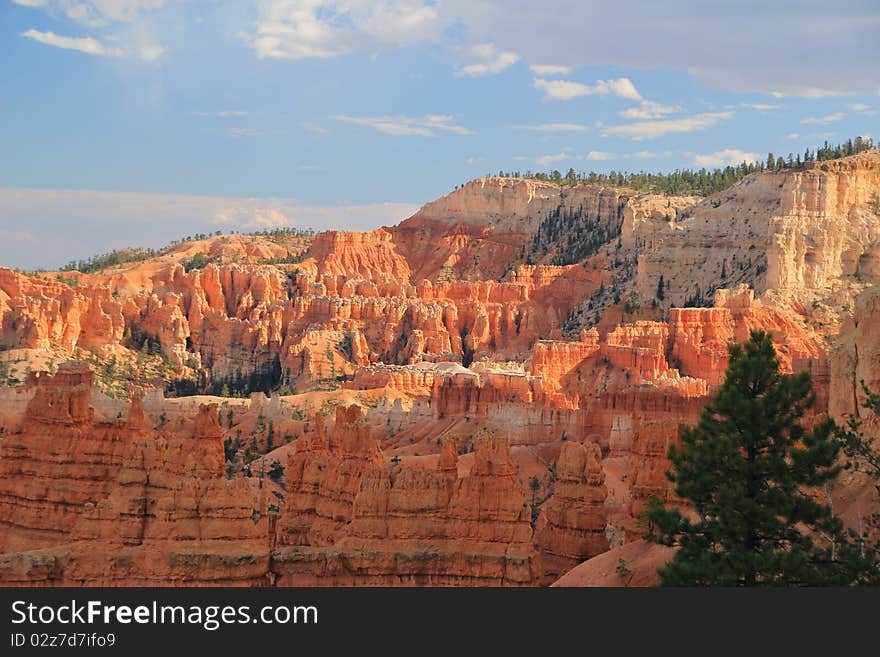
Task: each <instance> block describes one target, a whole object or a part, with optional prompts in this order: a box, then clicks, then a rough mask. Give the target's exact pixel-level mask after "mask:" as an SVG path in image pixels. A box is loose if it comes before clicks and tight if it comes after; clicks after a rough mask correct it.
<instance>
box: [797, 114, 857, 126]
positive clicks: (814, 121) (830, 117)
mask: <svg viewBox="0 0 880 657" xmlns="http://www.w3.org/2000/svg"><path fill="white" fill-rule="evenodd" d="M844 116H846V115H845V114H844V113H843V112H837V113H835V114H826V115H825V116H819V117H812V118H808V119H801V123H804V124H806V125H825V124H826V123H835V122H836V121H841V120H842V119H843V117H844Z"/></svg>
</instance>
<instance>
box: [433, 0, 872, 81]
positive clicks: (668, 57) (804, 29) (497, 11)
mask: <svg viewBox="0 0 880 657" xmlns="http://www.w3.org/2000/svg"><path fill="white" fill-rule="evenodd" d="M438 5H440V3H438ZM440 6H442V15H443V16H446V15H449V16H451V17H454V18H455V19H457V20H458V21H459V22H460V24H461V25H462V26H463V28H464V29H465V30H466V32H467V34H469V35H472V37H473V38H474V39H479V40H481V41H493V42H494V43H495V44H496V46H498V47H499V48H502V49H504V50H511V51H513V52H517V53H519V55H520V56H521V57H522V58H523V59H525V60H526V61H528V62H539V63H543V62H565V64H566V65H568V66H573V67H587V66H591V67H593V66H615V67H621V68H634V69H642V70H644V69H677V70H686V71H688V72H689V73H690V74H691V75H692V76H694V77H695V78H697V80H698V81H699V82H700V83H701V84H704V85H707V86H710V87H712V88H716V89H725V90H728V91H741V92H757V93H769V92H771V91H777V92H780V93H782V94H784V95H813V96H815V95H818V94H823V93H824V94H829V93H866V94H872V95H873V94H876V93H877V92H878V81H877V70H876V62H877V61H880V39H877V27H878V16H877V10H876V3H872V2H855V1H843V2H837V3H821V2H812V3H810V7H809V11H800V12H798V11H795V12H792V10H791V4H790V3H786V2H764V3H757V4H754V6H750V9H749V11H743V9H742V5H741V4H738V3H718V2H709V3H695V2H694V1H693V0H670V1H669V2H662V3H660V2H655V3H645V2H644V1H643V0H617V1H616V2H613V3H609V2H598V0H559V1H558V2H557V3H556V4H554V6H553V11H547V8H546V6H545V5H542V4H541V3H535V2H526V1H525V0H480V1H479V2H474V1H473V0H446V1H445V2H443V3H442V5H440ZM621 16H625V17H626V38H623V39H622V38H621V36H620V34H621V33H620V30H619V29H614V27H613V26H615V25H619V24H620V17H621ZM819 42H821V43H822V47H821V48H817V47H816V44H817V43H819ZM781 44H784V47H783V46H782V45H781ZM731 53H735V55H733V56H732V55H731Z"/></svg>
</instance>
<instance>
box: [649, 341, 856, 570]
mask: <svg viewBox="0 0 880 657" xmlns="http://www.w3.org/2000/svg"><path fill="white" fill-rule="evenodd" d="M729 352H730V365H729V367H728V370H727V378H726V379H725V381H724V383H723V384H722V385H721V387H720V389H719V390H718V393H717V395H716V397H715V398H714V399H713V401H712V402H711V403H710V404H709V405H707V406H706V408H705V409H704V410H703V413H702V415H701V417H700V421H699V423H698V424H697V426H696V427H694V428H692V429H687V430H685V431H683V433H682V446H681V448H676V447H674V446H673V447H672V448H671V449H670V451H669V458H670V459H671V461H672V465H673V468H672V470H671V471H670V472H669V473H668V475H667V476H668V477H669V479H670V480H671V481H672V482H674V483H675V492H676V494H677V495H678V496H680V497H681V498H683V499H685V500H688V501H690V502H691V503H692V504H693V507H694V510H695V512H696V518H695V519H692V518H690V517H685V516H683V515H682V514H681V513H680V512H679V511H678V510H668V509H666V508H665V507H664V506H663V505H662V504H661V503H659V501H657V500H656V498H654V500H652V504H650V505H649V509H648V511H647V517H648V521H649V523H650V524H651V526H652V527H653V528H654V531H656V535H655V537H654V538H655V540H658V541H659V542H661V543H664V544H666V545H678V546H680V549H679V551H678V552H677V553H676V555H675V556H674V557H673V558H672V560H670V561H669V562H668V563H667V564H666V565H665V566H662V567H661V568H660V569H659V570H658V573H659V575H660V579H661V581H662V583H663V584H664V585H673V586H676V585H677V586H682V585H684V586H694V585H702V586H707V585H717V586H735V585H738V586H754V585H776V586H780V585H781V586H798V585H800V586H803V585H830V584H834V585H843V584H851V583H860V582H864V581H867V575H866V572H868V571H867V567H866V565H865V563H864V560H863V559H862V558H861V555H860V554H859V551H858V550H857V549H856V547H855V545H854V544H852V543H851V542H849V541H848V540H847V535H846V533H845V532H844V531H843V526H842V523H841V522H840V521H839V520H838V519H837V518H835V517H834V515H833V513H832V510H831V508H830V506H829V505H828V504H825V503H823V502H822V501H820V500H819V499H818V498H817V496H816V495H815V493H816V492H817V491H819V490H820V489H822V487H823V486H825V485H826V484H830V483H831V482H832V481H833V480H834V479H835V478H836V477H837V475H838V474H839V472H840V467H839V466H838V465H837V464H836V462H837V457H838V454H839V450H840V447H839V444H838V443H837V441H836V440H835V439H834V423H833V422H832V421H830V420H829V421H825V422H823V423H821V424H819V425H818V426H817V427H816V428H815V429H813V430H812V431H807V430H806V429H805V428H804V426H803V424H802V423H801V420H802V418H803V415H804V412H805V411H806V410H807V409H808V408H810V407H811V406H812V404H813V401H814V398H815V395H814V393H813V389H812V384H811V382H810V377H809V374H808V373H806V372H802V373H799V374H794V375H783V374H781V373H780V371H779V363H778V362H777V360H776V353H775V351H774V349H773V343H772V341H771V339H770V336H769V335H768V334H766V333H764V332H763V331H753V332H752V334H751V340H750V341H749V342H748V343H747V344H746V345H745V347H744V348H743V347H740V346H738V345H731V346H730V348H729Z"/></svg>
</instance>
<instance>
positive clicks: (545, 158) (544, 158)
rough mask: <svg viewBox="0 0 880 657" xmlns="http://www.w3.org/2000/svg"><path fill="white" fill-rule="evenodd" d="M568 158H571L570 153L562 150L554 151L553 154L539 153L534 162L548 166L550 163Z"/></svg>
mask: <svg viewBox="0 0 880 657" xmlns="http://www.w3.org/2000/svg"><path fill="white" fill-rule="evenodd" d="M570 159H572V155H571V153H568V152H566V151H562V152H560V153H556V154H555V155H540V156H538V157H536V158H535V162H537V163H538V164H540V165H541V166H542V167H548V166H550V165H551V164H555V163H557V162H565V161H566V160H570Z"/></svg>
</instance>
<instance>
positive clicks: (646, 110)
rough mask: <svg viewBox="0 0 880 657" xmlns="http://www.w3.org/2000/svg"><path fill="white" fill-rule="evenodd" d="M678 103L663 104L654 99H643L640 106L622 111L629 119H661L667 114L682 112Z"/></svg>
mask: <svg viewBox="0 0 880 657" xmlns="http://www.w3.org/2000/svg"><path fill="white" fill-rule="evenodd" d="M680 111H681V108H680V107H678V106H677V105H661V104H660V103H655V102H654V101H653V100H643V101H642V102H641V104H640V105H639V106H638V107H630V108H628V109H625V110H623V111H621V112H620V115H621V116H623V117H625V118H627V119H659V118H661V117H663V116H666V115H667V114H675V113H676V112H680Z"/></svg>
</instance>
